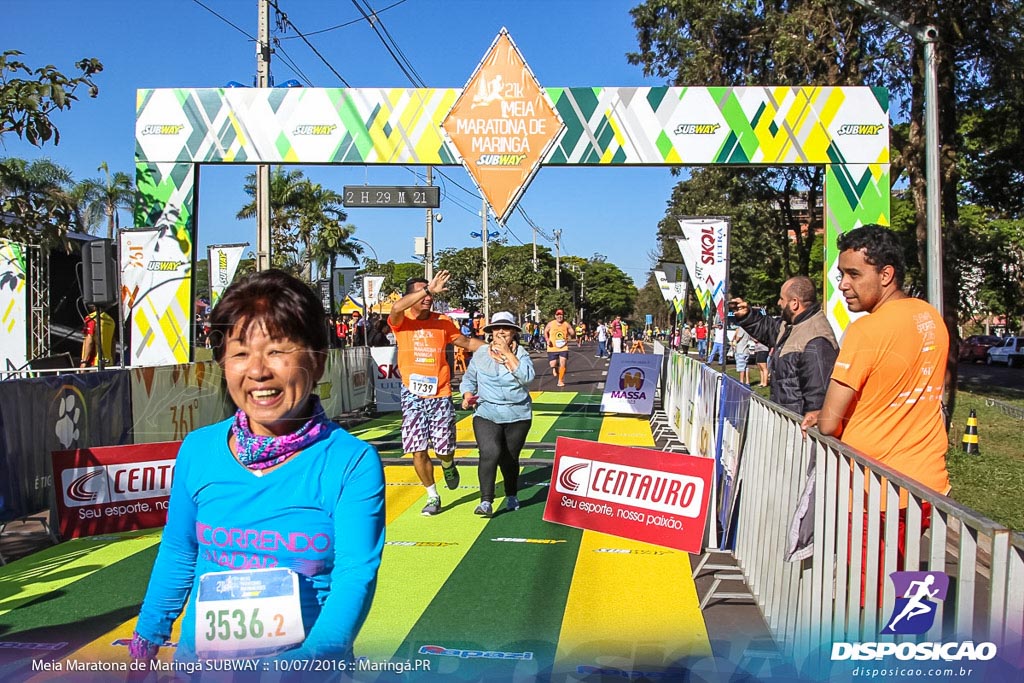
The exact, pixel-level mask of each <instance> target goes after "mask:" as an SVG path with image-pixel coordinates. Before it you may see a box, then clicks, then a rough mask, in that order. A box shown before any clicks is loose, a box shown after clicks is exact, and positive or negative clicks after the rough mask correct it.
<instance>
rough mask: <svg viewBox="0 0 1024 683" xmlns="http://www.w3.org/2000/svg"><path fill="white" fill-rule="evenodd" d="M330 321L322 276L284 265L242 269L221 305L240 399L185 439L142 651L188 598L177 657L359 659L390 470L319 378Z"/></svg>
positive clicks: (214, 336)
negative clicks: (343, 420)
mask: <svg viewBox="0 0 1024 683" xmlns="http://www.w3.org/2000/svg"><path fill="white" fill-rule="evenodd" d="M323 321H324V313H323V308H322V305H321V303H320V301H319V299H318V298H317V297H316V295H315V294H314V293H313V291H312V290H311V289H310V288H309V287H308V286H307V285H306V284H305V283H303V282H302V281H300V280H297V279H296V278H294V277H292V276H291V275H288V274H286V273H284V272H282V271H278V270H268V271H264V272H261V273H257V274H255V275H251V276H249V277H248V278H246V279H244V280H242V281H240V282H237V283H235V284H233V285H232V286H231V287H229V288H228V289H227V290H226V291H225V293H224V296H223V298H221V300H220V301H219V302H218V303H217V307H216V308H215V309H214V310H213V313H212V315H211V317H210V325H211V335H210V337H211V342H212V344H213V354H214V358H215V359H216V361H217V362H218V363H219V364H220V365H221V367H222V368H223V370H224V380H225V384H226V385H227V389H228V393H229V394H230V395H231V398H232V400H233V401H234V402H235V405H236V406H237V408H238V410H237V412H236V413H235V415H234V417H232V418H229V419H227V420H224V421H223V422H219V423H216V424H213V425H210V426H208V427H204V428H202V429H198V430H196V431H194V432H192V433H191V434H189V435H188V436H187V437H186V438H185V440H184V442H182V445H181V449H180V451H179V453H178V457H177V461H176V465H175V472H174V483H173V484H172V487H171V499H170V507H169V511H168V515H167V526H166V527H165V528H164V532H163V537H162V540H161V543H160V551H159V553H158V554H157V558H156V564H155V566H154V567H153V573H152V575H151V577H150V582H149V589H148V590H147V592H146V598H145V601H144V602H143V605H142V611H141V613H140V614H139V619H138V623H137V626H136V631H135V634H134V637H133V639H132V643H131V646H130V647H129V652H130V654H131V656H132V657H133V658H135V659H142V660H151V659H153V658H154V657H155V656H156V654H157V650H158V649H159V646H160V645H162V644H163V643H164V642H165V640H166V639H167V638H168V637H169V636H170V634H171V626H172V624H173V623H174V621H175V620H176V619H177V617H178V615H179V614H180V613H181V611H182V606H183V605H185V604H186V601H187V607H185V617H184V619H183V620H182V625H181V636H180V638H179V642H178V647H177V649H176V651H175V655H174V658H175V662H177V663H182V664H184V663H186V662H193V661H196V660H200V659H202V660H208V659H237V658H242V657H245V658H268V659H304V660H312V659H314V658H315V659H323V660H328V659H332V660H337V661H351V659H352V657H353V652H352V643H353V642H354V641H355V637H356V634H357V633H358V631H359V628H360V627H361V626H362V624H363V621H364V620H365V619H366V615H367V612H368V611H369V609H370V603H371V602H372V601H373V595H374V591H375V589H376V584H377V569H378V567H379V566H380V558H381V551H382V550H383V547H384V475H383V469H382V467H381V462H380V458H379V457H378V455H377V452H376V451H375V450H374V449H373V447H372V446H370V445H369V444H366V443H364V442H362V441H360V440H358V439H356V438H355V437H353V436H351V435H350V434H349V433H348V432H346V431H345V430H344V429H341V428H340V427H338V426H337V425H335V424H334V423H333V422H331V421H330V420H328V419H327V417H326V415H325V414H324V410H323V408H322V407H321V405H320V401H319V399H318V398H317V397H316V395H315V394H314V393H313V390H314V389H315V387H316V384H317V382H318V381H319V380H320V378H321V376H322V375H323V372H324V360H325V353H326V350H327V328H326V327H325V325H324V324H323Z"/></svg>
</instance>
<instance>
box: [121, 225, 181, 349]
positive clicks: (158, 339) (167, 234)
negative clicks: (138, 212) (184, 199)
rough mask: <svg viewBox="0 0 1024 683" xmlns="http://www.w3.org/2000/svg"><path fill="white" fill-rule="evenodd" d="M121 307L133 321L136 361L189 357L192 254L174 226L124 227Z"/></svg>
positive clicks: (132, 337)
mask: <svg viewBox="0 0 1024 683" xmlns="http://www.w3.org/2000/svg"><path fill="white" fill-rule="evenodd" d="M120 236H121V303H122V306H121V310H122V311H124V316H125V318H126V319H130V320H131V329H132V336H131V339H132V347H131V358H130V360H131V364H132V365H180V364H182V363H187V362H189V344H190V343H191V342H190V340H189V331H190V330H191V329H192V315H193V313H192V310H193V306H194V304H193V302H192V300H191V296H192V283H191V277H192V254H191V249H190V245H189V244H188V243H185V245H184V246H185V247H186V248H189V251H188V252H185V251H183V250H182V242H179V241H178V240H177V239H176V238H175V237H174V235H173V234H172V233H171V231H168V230H165V229H161V228H148V229H144V230H122V231H121V235H120Z"/></svg>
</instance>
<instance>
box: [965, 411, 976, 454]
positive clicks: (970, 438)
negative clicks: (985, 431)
mask: <svg viewBox="0 0 1024 683" xmlns="http://www.w3.org/2000/svg"><path fill="white" fill-rule="evenodd" d="M962 443H963V451H964V453H967V454H968V455H981V450H980V449H979V448H978V415H977V413H975V412H974V409H973V408H972V409H971V414H970V415H969V416H968V417H967V428H966V429H964V439H963V442H962Z"/></svg>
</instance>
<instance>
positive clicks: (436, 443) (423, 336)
mask: <svg viewBox="0 0 1024 683" xmlns="http://www.w3.org/2000/svg"><path fill="white" fill-rule="evenodd" d="M450 279H451V274H450V273H449V272H448V271H447V270H441V271H438V273H437V274H436V275H435V276H434V279H432V280H430V281H429V282H428V281H427V280H426V279H424V278H412V279H410V280H409V281H408V282H407V283H406V285H405V296H403V297H402V298H401V299H399V300H398V301H396V302H395V303H394V305H393V306H392V307H391V313H390V314H389V315H388V324H389V325H390V326H391V330H392V331H393V332H394V333H395V339H396V341H397V343H398V372H399V374H401V375H402V450H403V451H405V452H406V453H412V462H413V467H414V468H415V470H416V474H417V475H419V478H420V482H421V483H422V484H423V486H424V488H426V489H427V504H426V506H425V507H424V508H423V510H422V513H423V514H424V515H426V516H428V517H430V516H433V515H436V514H437V513H439V512H440V511H441V497H440V496H439V495H438V493H437V487H436V486H435V485H434V463H433V462H431V460H430V457H429V455H428V453H427V449H428V448H429V447H430V446H431V445H433V447H434V452H435V453H436V454H437V457H438V459H439V460H440V461H441V471H442V473H443V474H444V482H445V485H446V486H447V487H448V488H449V489H455V488H458V486H459V470H458V469H457V468H456V466H455V407H454V406H453V405H452V387H451V371H450V370H449V368H448V361H447V358H446V357H445V347H446V346H447V345H448V344H454V345H455V346H457V347H459V348H462V349H465V350H466V351H469V352H470V353H472V352H473V351H476V350H477V349H478V348H480V347H481V346H483V341H481V340H479V339H469V338H468V337H466V336H465V335H463V334H462V333H461V332H460V331H459V328H457V327H456V326H455V323H453V322H452V321H451V318H449V317H448V316H446V315H441V314H439V313H434V312H432V311H431V310H430V309H431V307H432V306H433V303H434V295H435V294H440V293H441V292H443V291H445V286H446V285H447V284H448V280H450Z"/></svg>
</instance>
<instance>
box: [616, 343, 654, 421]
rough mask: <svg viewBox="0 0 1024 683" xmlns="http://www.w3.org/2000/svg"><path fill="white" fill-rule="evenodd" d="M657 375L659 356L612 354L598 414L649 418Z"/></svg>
mask: <svg viewBox="0 0 1024 683" xmlns="http://www.w3.org/2000/svg"><path fill="white" fill-rule="evenodd" d="M660 372H661V355H660V354H654V353H651V354H648V353H614V354H612V360H611V363H609V365H608V379H607V381H606V382H605V385H604V394H603V395H602V396H601V412H602V413H621V414H624V415H650V414H651V413H652V412H653V411H654V392H655V391H656V390H657V389H658V375H659V373H660Z"/></svg>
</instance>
